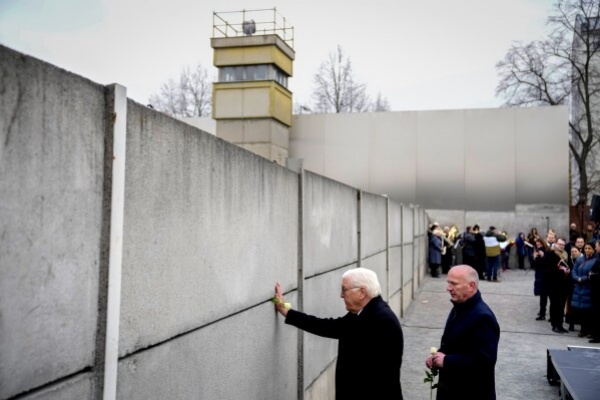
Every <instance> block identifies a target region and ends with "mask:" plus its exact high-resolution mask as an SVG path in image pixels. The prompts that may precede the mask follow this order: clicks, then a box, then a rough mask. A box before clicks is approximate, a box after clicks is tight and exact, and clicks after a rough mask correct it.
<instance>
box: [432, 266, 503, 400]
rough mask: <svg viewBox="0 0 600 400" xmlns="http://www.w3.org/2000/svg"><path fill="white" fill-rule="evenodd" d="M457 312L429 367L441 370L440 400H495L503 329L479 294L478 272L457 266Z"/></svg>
mask: <svg viewBox="0 0 600 400" xmlns="http://www.w3.org/2000/svg"><path fill="white" fill-rule="evenodd" d="M447 282H448V286H447V288H446V290H447V291H448V293H450V298H451V301H452V304H453V305H454V307H453V309H452V310H451V311H450V314H449V315H448V319H447V321H446V327H445V328H444V333H443V335H442V343H441V346H440V348H439V350H438V351H436V352H432V354H430V355H429V356H428V357H427V358H426V359H425V365H426V366H427V368H430V369H433V368H435V369H437V370H438V371H439V380H438V386H437V400H453V399H461V400H495V399H496V381H495V367H496V360H497V357H498V342H499V340H500V326H499V325H498V321H497V320H496V316H495V315H494V313H493V312H492V310H491V309H490V308H489V307H488V305H487V304H486V303H485V302H484V301H483V299H482V297H481V293H480V292H479V289H478V287H479V276H478V274H477V271H476V270H475V269H473V268H472V267H470V266H468V265H457V266H454V267H452V269H450V271H449V272H448V278H447Z"/></svg>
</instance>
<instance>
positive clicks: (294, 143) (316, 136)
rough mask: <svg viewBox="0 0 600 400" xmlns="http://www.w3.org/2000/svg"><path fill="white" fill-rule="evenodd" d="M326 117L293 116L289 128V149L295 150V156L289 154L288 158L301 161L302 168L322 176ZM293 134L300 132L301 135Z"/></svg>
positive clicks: (319, 115)
mask: <svg viewBox="0 0 600 400" xmlns="http://www.w3.org/2000/svg"><path fill="white" fill-rule="evenodd" d="M326 115H327V114H311V115H300V116H298V115H295V116H294V117H293V124H292V126H291V127H290V149H291V148H295V149H296V154H294V155H292V154H291V153H290V158H301V159H303V160H304V168H305V169H306V170H307V171H312V172H314V173H316V174H319V175H324V170H325V143H324V142H325V117H326ZM294 132H296V133H298V132H301V133H302V135H298V134H294ZM308 155H309V156H308Z"/></svg>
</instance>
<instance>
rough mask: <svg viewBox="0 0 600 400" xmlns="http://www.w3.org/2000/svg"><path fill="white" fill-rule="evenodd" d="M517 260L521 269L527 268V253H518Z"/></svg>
mask: <svg viewBox="0 0 600 400" xmlns="http://www.w3.org/2000/svg"><path fill="white" fill-rule="evenodd" d="M517 260H518V261H519V269H525V254H517Z"/></svg>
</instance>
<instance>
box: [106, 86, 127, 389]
mask: <svg viewBox="0 0 600 400" xmlns="http://www.w3.org/2000/svg"><path fill="white" fill-rule="evenodd" d="M111 123H113V124H114V127H113V149H112V160H111V161H112V175H111V179H112V185H111V188H110V189H111V204H110V250H109V260H108V293H107V312H106V348H105V363H104V388H103V398H104V400H113V399H115V398H116V395H117V366H118V362H119V318H120V307H121V269H122V262H123V218H124V209H125V156H126V141H127V89H126V88H125V87H124V86H121V85H114V103H113V110H112V118H111Z"/></svg>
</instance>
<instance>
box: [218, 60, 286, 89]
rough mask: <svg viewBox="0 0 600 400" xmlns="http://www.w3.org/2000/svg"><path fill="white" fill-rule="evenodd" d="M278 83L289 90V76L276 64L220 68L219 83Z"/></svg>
mask: <svg viewBox="0 0 600 400" xmlns="http://www.w3.org/2000/svg"><path fill="white" fill-rule="evenodd" d="M268 80H271V81H276V82H277V83H279V84H280V85H281V86H283V87H285V88H287V84H288V76H287V75H286V74H285V73H284V72H283V71H282V70H281V69H279V68H277V67H276V66H275V65H274V64H257V65H238V66H233V67H221V68H219V82H244V81H268Z"/></svg>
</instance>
